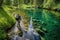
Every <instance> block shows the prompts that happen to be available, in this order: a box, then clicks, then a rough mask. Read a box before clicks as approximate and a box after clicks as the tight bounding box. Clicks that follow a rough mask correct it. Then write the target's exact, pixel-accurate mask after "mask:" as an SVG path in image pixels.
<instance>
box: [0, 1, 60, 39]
mask: <svg viewBox="0 0 60 40" xmlns="http://www.w3.org/2000/svg"><path fill="white" fill-rule="evenodd" d="M14 14H19V15H21V16H22V19H23V23H24V26H25V29H27V28H28V27H27V26H28V25H29V23H30V18H31V17H32V22H33V23H32V24H33V27H34V29H35V31H36V32H37V33H38V35H39V37H40V33H41V37H40V38H41V40H60V0H0V40H8V39H7V38H8V34H9V33H10V34H11V35H12V34H13V33H12V32H10V31H11V29H12V28H13V26H14V25H15V23H16V19H15V18H14ZM12 30H13V29H12ZM17 33H18V34H19V35H21V33H20V31H18V32H17ZM11 35H10V36H11Z"/></svg>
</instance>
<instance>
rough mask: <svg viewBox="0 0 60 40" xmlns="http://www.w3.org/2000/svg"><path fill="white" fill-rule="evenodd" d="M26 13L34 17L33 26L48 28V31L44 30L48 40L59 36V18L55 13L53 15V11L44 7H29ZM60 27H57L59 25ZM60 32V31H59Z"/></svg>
mask: <svg viewBox="0 0 60 40" xmlns="http://www.w3.org/2000/svg"><path fill="white" fill-rule="evenodd" d="M25 13H26V15H27V16H29V17H32V18H33V26H34V28H35V29H39V30H40V27H41V26H42V30H46V31H47V33H45V32H44V31H43V32H44V34H45V35H44V38H45V39H46V40H55V38H56V39H57V37H58V35H57V34H58V33H57V30H58V27H59V26H60V25H59V24H60V23H59V21H58V19H57V18H56V16H55V15H53V12H51V11H48V10H43V9H34V10H32V9H29V10H25ZM56 25H57V26H58V27H57V26H56ZM59 28H60V27H59ZM59 32H60V31H59Z"/></svg>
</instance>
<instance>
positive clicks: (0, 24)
mask: <svg viewBox="0 0 60 40" xmlns="http://www.w3.org/2000/svg"><path fill="white" fill-rule="evenodd" d="M14 23H15V20H14V18H13V17H12V16H10V15H9V13H6V12H5V11H4V9H3V8H0V39H4V38H6V31H5V30H6V29H8V28H10V27H12V25H13V24H14Z"/></svg>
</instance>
